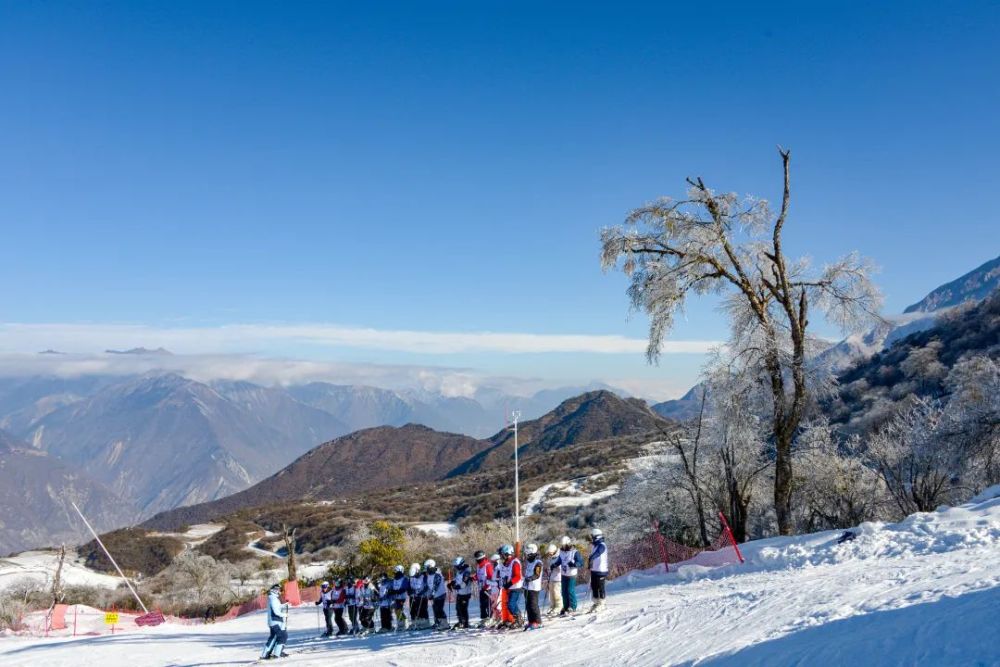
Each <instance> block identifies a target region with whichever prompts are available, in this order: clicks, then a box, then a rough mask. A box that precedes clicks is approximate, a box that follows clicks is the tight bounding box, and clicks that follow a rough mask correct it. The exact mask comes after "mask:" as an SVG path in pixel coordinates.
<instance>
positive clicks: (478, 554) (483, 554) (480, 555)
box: [473, 549, 486, 561]
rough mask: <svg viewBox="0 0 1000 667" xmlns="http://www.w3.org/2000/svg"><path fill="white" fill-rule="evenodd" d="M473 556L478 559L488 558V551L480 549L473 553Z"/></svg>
mask: <svg viewBox="0 0 1000 667" xmlns="http://www.w3.org/2000/svg"><path fill="white" fill-rule="evenodd" d="M473 558H475V559H476V560H477V561H479V560H482V559H484V558H486V552H485V551H483V550H482V549H480V550H479V551H477V552H476V553H474V554H473Z"/></svg>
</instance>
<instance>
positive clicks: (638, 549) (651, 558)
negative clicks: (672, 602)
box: [609, 512, 743, 579]
mask: <svg viewBox="0 0 1000 667" xmlns="http://www.w3.org/2000/svg"><path fill="white" fill-rule="evenodd" d="M719 519H720V521H721V525H722V527H721V529H720V530H719V534H718V536H716V538H715V540H713V541H712V543H711V544H710V545H709V546H707V547H703V548H698V547H691V546H688V545H686V544H680V543H678V542H674V541H672V540H668V539H667V538H666V537H664V536H663V534H662V533H661V532H660V528H659V524H658V523H656V522H654V523H653V525H652V527H651V530H650V532H649V533H648V534H647V535H645V536H643V537H642V538H640V539H638V540H636V541H635V542H632V543H631V544H626V545H625V546H619V547H616V548H614V550H613V551H612V553H611V570H610V572H609V579H613V578H615V577H620V576H622V575H623V574H626V573H628V572H631V571H633V570H647V569H650V568H653V567H656V566H657V565H659V564H661V563H662V564H663V566H664V569H665V570H666V571H668V572H669V571H670V566H671V565H676V564H679V563H684V562H686V561H692V562H694V563H697V564H699V565H706V566H718V565H729V564H735V563H742V562H743V554H741V553H740V550H739V546H738V545H737V544H736V540H735V539H734V538H733V533H732V531H731V530H730V529H729V524H728V523H727V522H726V518H725V516H723V514H722V513H721V512H720V513H719Z"/></svg>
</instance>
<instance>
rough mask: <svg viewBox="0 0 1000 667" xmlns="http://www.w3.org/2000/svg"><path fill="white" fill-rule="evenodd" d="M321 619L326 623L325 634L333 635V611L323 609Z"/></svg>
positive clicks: (326, 608)
mask: <svg viewBox="0 0 1000 667" xmlns="http://www.w3.org/2000/svg"><path fill="white" fill-rule="evenodd" d="M323 619H324V620H325V621H326V634H328V635H332V634H333V609H331V608H330V607H323Z"/></svg>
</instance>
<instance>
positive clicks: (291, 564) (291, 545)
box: [282, 526, 298, 581]
mask: <svg viewBox="0 0 1000 667" xmlns="http://www.w3.org/2000/svg"><path fill="white" fill-rule="evenodd" d="M282 530H283V533H284V539H285V551H286V552H288V557H287V558H286V562H287V564H288V580H289V581H298V570H297V569H296V567H295V531H296V530H297V529H296V528H292V530H291V531H289V530H288V526H282Z"/></svg>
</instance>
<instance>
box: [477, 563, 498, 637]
mask: <svg viewBox="0 0 1000 667" xmlns="http://www.w3.org/2000/svg"><path fill="white" fill-rule="evenodd" d="M475 559H476V583H477V584H479V627H481V628H485V627H486V626H487V625H489V623H490V616H491V613H490V610H491V609H492V608H493V604H492V601H493V600H492V594H493V593H494V592H495V591H496V582H495V581H494V579H493V577H494V574H493V563H492V562H491V561H490V560H489V559H488V558H487V557H486V552H484V551H477V552H476V554H475Z"/></svg>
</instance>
